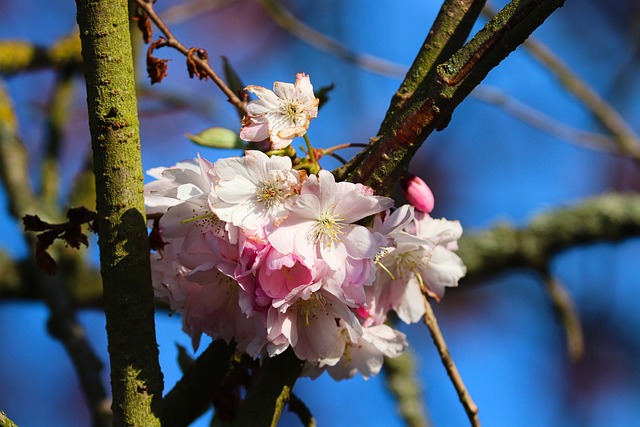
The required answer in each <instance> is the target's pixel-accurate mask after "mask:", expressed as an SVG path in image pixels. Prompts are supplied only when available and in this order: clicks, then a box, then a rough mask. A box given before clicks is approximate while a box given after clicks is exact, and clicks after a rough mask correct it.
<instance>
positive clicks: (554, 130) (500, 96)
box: [471, 85, 617, 154]
mask: <svg viewBox="0 0 640 427" xmlns="http://www.w3.org/2000/svg"><path fill="white" fill-rule="evenodd" d="M471 96H472V97H473V98H474V99H477V100H479V101H482V102H486V103H488V104H492V105H495V106H496V107H498V108H500V109H501V110H502V111H504V112H505V113H507V114H509V115H511V116H513V117H515V118H516V119H518V120H520V121H521V122H523V123H526V124H529V125H530V126H533V127H535V128H537V129H539V130H541V131H542V132H545V133H547V134H549V135H552V136H555V137H556V138H559V139H562V140H564V141H567V142H569V143H572V144H575V145H577V146H579V147H580V148H586V149H590V150H599V151H603V152H606V153H613V154H617V153H615V151H616V149H615V146H616V144H615V141H614V140H613V138H612V137H611V136H609V135H604V134H600V133H595V132H587V131H584V130H581V129H577V128H574V127H573V126H570V125H568V124H566V123H564V122H561V121H559V120H557V119H556V118H555V117H552V116H550V115H548V114H546V113H544V112H542V111H540V110H536V109H535V108H533V107H531V106H529V105H527V104H525V103H523V102H520V101H518V100H517V99H515V98H514V97H512V96H510V95H509V94H507V93H505V92H503V91H501V90H500V89H498V88H495V87H489V86H486V85H482V86H478V87H476V88H475V89H474V90H473V92H471Z"/></svg>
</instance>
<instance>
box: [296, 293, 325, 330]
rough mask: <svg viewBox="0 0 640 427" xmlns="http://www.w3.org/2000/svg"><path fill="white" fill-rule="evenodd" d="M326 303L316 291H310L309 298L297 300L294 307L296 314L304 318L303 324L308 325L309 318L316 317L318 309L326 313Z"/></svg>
mask: <svg viewBox="0 0 640 427" xmlns="http://www.w3.org/2000/svg"><path fill="white" fill-rule="evenodd" d="M327 304H328V302H327V300H326V299H324V297H323V296H322V295H320V294H319V293H318V292H312V293H311V295H309V299H306V300H298V302H297V303H296V304H295V305H294V307H295V308H296V312H297V313H298V315H299V316H301V317H303V318H304V325H305V326H309V319H317V318H318V315H317V313H318V312H319V311H320V310H324V311H325V312H326V313H328V310H327V308H326V306H327Z"/></svg>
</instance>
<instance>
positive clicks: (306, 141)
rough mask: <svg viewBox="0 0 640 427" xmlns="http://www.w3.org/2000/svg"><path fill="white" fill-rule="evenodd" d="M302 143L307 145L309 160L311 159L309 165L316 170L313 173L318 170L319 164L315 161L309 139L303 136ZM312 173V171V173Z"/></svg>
mask: <svg viewBox="0 0 640 427" xmlns="http://www.w3.org/2000/svg"><path fill="white" fill-rule="evenodd" d="M304 142H305V143H306V144H307V151H308V152H309V158H310V159H311V165H312V166H313V167H314V169H316V171H315V172H317V171H318V170H320V164H319V163H318V159H316V153H315V151H314V150H313V147H312V146H311V141H309V137H308V136H307V134H306V133H305V134H304ZM312 172H313V171H312Z"/></svg>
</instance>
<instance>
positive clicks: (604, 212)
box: [458, 193, 640, 281]
mask: <svg viewBox="0 0 640 427" xmlns="http://www.w3.org/2000/svg"><path fill="white" fill-rule="evenodd" d="M634 236H640V195H638V194H615V193H614V194H605V195H603V196H598V197H593V198H591V199H587V200H585V201H583V202H582V203H580V204H577V205H574V206H569V207H565V208H559V209H555V210H552V211H549V212H547V213H544V214H541V215H539V216H537V217H535V218H534V219H533V220H532V221H531V222H530V223H529V225H528V226H526V227H523V228H516V227H512V226H510V225H508V224H498V225H496V226H495V227H493V228H491V229H489V230H487V231H484V232H480V233H474V234H465V235H464V236H463V238H462V239H460V249H459V250H458V255H460V257H461V258H462V259H463V261H464V263H465V265H466V266H467V276H466V277H465V278H464V279H463V280H464V281H476V280H481V279H485V278H488V277H490V276H492V275H494V274H497V273H500V272H504V271H507V270H510V269H516V268H530V269H534V270H536V271H543V270H544V269H545V268H546V266H547V264H548V262H549V260H550V259H551V258H552V257H554V256H555V255H556V254H558V253H559V252H561V251H563V250H565V249H568V248H570V247H574V246H579V245H586V244H590V243H595V242H599V241H618V240H622V239H625V238H629V237H634Z"/></svg>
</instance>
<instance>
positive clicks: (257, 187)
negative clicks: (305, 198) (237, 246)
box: [209, 150, 300, 231]
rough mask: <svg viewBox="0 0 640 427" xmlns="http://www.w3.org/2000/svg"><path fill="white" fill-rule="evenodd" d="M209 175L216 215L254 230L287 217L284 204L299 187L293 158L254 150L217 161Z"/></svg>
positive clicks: (211, 204) (210, 197)
mask: <svg viewBox="0 0 640 427" xmlns="http://www.w3.org/2000/svg"><path fill="white" fill-rule="evenodd" d="M210 176H211V178H212V180H213V182H214V189H213V191H211V192H210V193H209V204H210V206H211V209H212V210H213V212H215V213H216V215H218V217H219V218H220V219H222V220H223V221H227V222H230V223H232V224H233V225H236V226H239V227H243V228H246V229H249V230H253V231H255V230H258V229H260V228H261V227H263V226H264V225H266V224H267V223H269V222H273V221H276V220H278V219H280V218H283V217H284V216H286V214H287V211H286V209H285V207H284V203H285V201H286V200H287V199H288V198H289V197H291V196H292V195H294V194H295V193H296V192H297V191H299V186H300V175H299V173H298V171H296V170H294V169H292V168H291V159H289V158H288V157H279V156H273V157H268V156H267V155H266V154H264V153H263V152H261V151H255V150H251V151H247V152H245V155H244V156H243V157H231V158H228V159H220V160H218V161H217V162H216V163H215V165H214V168H213V171H212V172H211V173H210Z"/></svg>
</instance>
